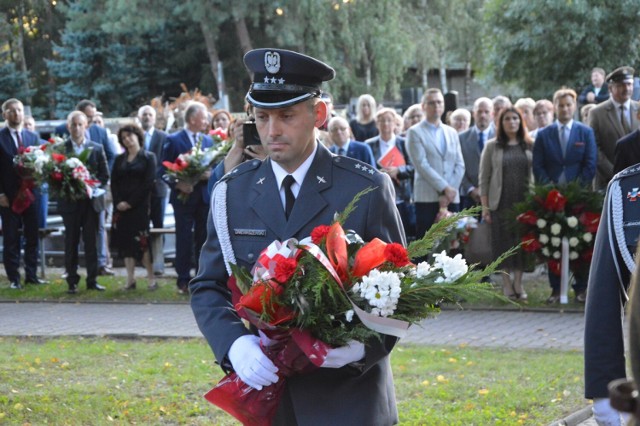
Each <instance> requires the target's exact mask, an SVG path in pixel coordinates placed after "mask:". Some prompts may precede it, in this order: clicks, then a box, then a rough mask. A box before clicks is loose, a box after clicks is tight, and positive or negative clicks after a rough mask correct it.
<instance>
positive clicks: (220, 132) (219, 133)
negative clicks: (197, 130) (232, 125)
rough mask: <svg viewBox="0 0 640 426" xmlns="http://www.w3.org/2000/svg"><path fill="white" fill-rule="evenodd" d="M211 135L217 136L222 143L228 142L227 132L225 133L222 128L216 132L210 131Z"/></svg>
mask: <svg viewBox="0 0 640 426" xmlns="http://www.w3.org/2000/svg"><path fill="white" fill-rule="evenodd" d="M209 134H210V135H211V136H217V137H218V138H220V140H222V141H225V140H227V132H225V131H224V130H223V129H222V128H221V127H218V128H216V129H214V130H211V131H209Z"/></svg>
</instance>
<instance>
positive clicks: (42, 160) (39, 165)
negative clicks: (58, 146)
mask: <svg viewBox="0 0 640 426" xmlns="http://www.w3.org/2000/svg"><path fill="white" fill-rule="evenodd" d="M41 152H42V151H41ZM47 162H49V157H46V156H42V157H38V158H36V160H35V161H34V162H33V167H34V168H35V169H36V171H37V172H38V173H42V169H43V167H44V165H45V164H47Z"/></svg>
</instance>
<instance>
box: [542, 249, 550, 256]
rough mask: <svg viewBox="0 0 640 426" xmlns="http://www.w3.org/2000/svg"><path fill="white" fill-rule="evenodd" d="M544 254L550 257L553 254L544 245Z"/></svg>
mask: <svg viewBox="0 0 640 426" xmlns="http://www.w3.org/2000/svg"><path fill="white" fill-rule="evenodd" d="M542 254H543V255H544V256H547V257H549V255H550V254H551V252H550V251H549V249H548V248H547V247H543V248H542Z"/></svg>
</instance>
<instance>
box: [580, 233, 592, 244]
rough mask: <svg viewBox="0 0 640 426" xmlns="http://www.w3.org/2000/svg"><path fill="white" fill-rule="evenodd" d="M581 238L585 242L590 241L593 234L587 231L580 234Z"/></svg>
mask: <svg viewBox="0 0 640 426" xmlns="http://www.w3.org/2000/svg"><path fill="white" fill-rule="evenodd" d="M582 239H583V240H584V241H585V242H587V243H590V242H591V240H593V234H592V233H591V232H587V233H585V234H584V235H583V236H582Z"/></svg>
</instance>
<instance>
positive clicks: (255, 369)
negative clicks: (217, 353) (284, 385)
mask: <svg viewBox="0 0 640 426" xmlns="http://www.w3.org/2000/svg"><path fill="white" fill-rule="evenodd" d="M228 356H229V361H230V362H231V365H232V366H233V369H234V371H235V372H236V374H237V375H238V376H239V377H240V379H242V381H243V382H245V383H246V384H248V385H249V386H251V387H252V388H254V389H257V390H260V389H262V387H263V386H270V385H272V384H274V383H276V382H277V381H278V376H277V375H276V373H277V372H278V367H276V366H275V365H274V364H273V362H271V360H270V359H269V358H268V357H267V356H266V355H265V354H264V352H262V349H260V338H259V337H258V336H254V335H252V334H246V335H244V336H240V337H238V338H237V339H236V341H235V342H233V344H232V345H231V347H230V348H229V354H228Z"/></svg>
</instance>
